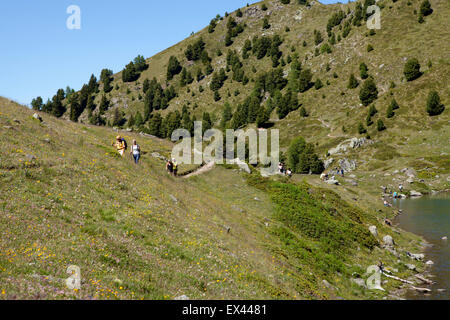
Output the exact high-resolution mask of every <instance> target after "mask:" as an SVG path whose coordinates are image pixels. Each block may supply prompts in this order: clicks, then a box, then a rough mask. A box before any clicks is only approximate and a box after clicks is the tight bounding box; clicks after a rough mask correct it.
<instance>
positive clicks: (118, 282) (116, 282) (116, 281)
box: [114, 278, 123, 286]
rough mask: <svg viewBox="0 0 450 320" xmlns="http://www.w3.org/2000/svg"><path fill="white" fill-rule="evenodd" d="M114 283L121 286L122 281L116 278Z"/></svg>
mask: <svg viewBox="0 0 450 320" xmlns="http://www.w3.org/2000/svg"><path fill="white" fill-rule="evenodd" d="M114 283H115V284H117V285H119V286H120V285H122V284H123V281H122V280H120V279H118V278H116V279H114Z"/></svg>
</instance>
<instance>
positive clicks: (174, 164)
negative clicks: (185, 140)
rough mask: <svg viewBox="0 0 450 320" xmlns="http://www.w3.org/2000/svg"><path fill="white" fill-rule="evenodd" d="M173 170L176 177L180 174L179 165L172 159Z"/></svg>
mask: <svg viewBox="0 0 450 320" xmlns="http://www.w3.org/2000/svg"><path fill="white" fill-rule="evenodd" d="M172 168H173V175H174V176H175V177H176V176H177V174H178V163H177V160H175V158H173V159H172Z"/></svg>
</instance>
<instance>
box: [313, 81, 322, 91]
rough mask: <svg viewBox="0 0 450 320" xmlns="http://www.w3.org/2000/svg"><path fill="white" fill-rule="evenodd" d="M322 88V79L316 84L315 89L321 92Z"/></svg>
mask: <svg viewBox="0 0 450 320" xmlns="http://www.w3.org/2000/svg"><path fill="white" fill-rule="evenodd" d="M322 87H323V84H322V81H321V80H320V79H317V80H316V82H315V83H314V88H316V90H319V89H320V88H322Z"/></svg>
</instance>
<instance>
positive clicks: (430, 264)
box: [425, 260, 434, 266]
mask: <svg viewBox="0 0 450 320" xmlns="http://www.w3.org/2000/svg"><path fill="white" fill-rule="evenodd" d="M425 264H426V265H427V266H432V265H433V264H434V262H433V261H431V260H428V261H427V262H425Z"/></svg>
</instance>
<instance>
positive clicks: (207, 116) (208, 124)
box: [202, 112, 213, 133]
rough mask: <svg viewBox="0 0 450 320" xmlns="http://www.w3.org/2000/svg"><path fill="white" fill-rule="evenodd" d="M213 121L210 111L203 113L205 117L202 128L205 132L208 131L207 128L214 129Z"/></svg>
mask: <svg viewBox="0 0 450 320" xmlns="http://www.w3.org/2000/svg"><path fill="white" fill-rule="evenodd" d="M212 127H213V123H212V121H211V116H210V114H209V113H208V112H204V113H203V119H202V130H203V133H205V132H206V130H209V129H212Z"/></svg>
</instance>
